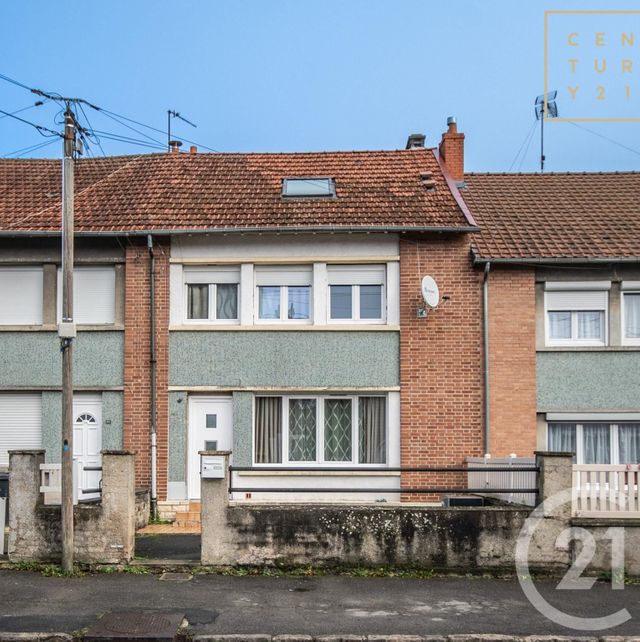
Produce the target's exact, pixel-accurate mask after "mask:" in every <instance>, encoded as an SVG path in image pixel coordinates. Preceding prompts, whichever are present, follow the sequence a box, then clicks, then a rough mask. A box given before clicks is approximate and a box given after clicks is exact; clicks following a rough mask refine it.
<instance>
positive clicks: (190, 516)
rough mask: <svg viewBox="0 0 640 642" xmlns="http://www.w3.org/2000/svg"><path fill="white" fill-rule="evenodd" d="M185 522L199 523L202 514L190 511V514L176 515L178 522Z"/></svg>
mask: <svg viewBox="0 0 640 642" xmlns="http://www.w3.org/2000/svg"><path fill="white" fill-rule="evenodd" d="M180 519H182V520H185V519H188V520H189V521H192V522H199V521H200V513H199V512H196V511H189V512H184V513H176V521H178V520H180Z"/></svg>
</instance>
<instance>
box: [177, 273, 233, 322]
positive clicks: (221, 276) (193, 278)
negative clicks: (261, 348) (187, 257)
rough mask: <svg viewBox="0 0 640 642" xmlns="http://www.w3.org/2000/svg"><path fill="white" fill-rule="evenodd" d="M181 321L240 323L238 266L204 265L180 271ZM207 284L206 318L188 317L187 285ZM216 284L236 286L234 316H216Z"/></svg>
mask: <svg viewBox="0 0 640 642" xmlns="http://www.w3.org/2000/svg"><path fill="white" fill-rule="evenodd" d="M182 283H183V293H182V310H183V313H182V321H183V323H184V324H185V325H209V324H211V325H238V324H239V323H240V300H241V299H240V296H241V295H240V287H241V286H240V266H239V265H237V266H223V267H219V266H206V267H195V268H193V269H190V268H186V269H184V270H183V271H182ZM190 285H207V286H209V311H208V318H206V319H190V318H189V316H188V315H189V286H190ZM218 285H235V286H236V288H237V301H236V318H235V319H218V318H217V300H216V297H217V287H218Z"/></svg>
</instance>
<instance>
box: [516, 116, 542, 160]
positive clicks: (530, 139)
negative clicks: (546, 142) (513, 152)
mask: <svg viewBox="0 0 640 642" xmlns="http://www.w3.org/2000/svg"><path fill="white" fill-rule="evenodd" d="M537 124H538V121H537V120H536V127H534V128H533V129H532V130H531V135H530V136H529V140H528V141H527V146H526V147H525V150H524V152H523V154H522V158H521V159H520V163H519V164H518V171H520V170H521V169H522V164H523V163H524V160H525V158H526V157H527V154H528V153H529V147H531V141H532V140H533V135H534V134H535V132H536V130H537V129H538V128H537Z"/></svg>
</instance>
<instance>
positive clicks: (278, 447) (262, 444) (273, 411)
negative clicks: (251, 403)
mask: <svg viewBox="0 0 640 642" xmlns="http://www.w3.org/2000/svg"><path fill="white" fill-rule="evenodd" d="M255 449H256V451H255V460H256V463H258V464H280V463H282V397H256V441H255Z"/></svg>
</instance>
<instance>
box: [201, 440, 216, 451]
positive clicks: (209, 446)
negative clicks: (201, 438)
mask: <svg viewBox="0 0 640 642" xmlns="http://www.w3.org/2000/svg"><path fill="white" fill-rule="evenodd" d="M204 449H205V450H218V442H217V441H205V442H204Z"/></svg>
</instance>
